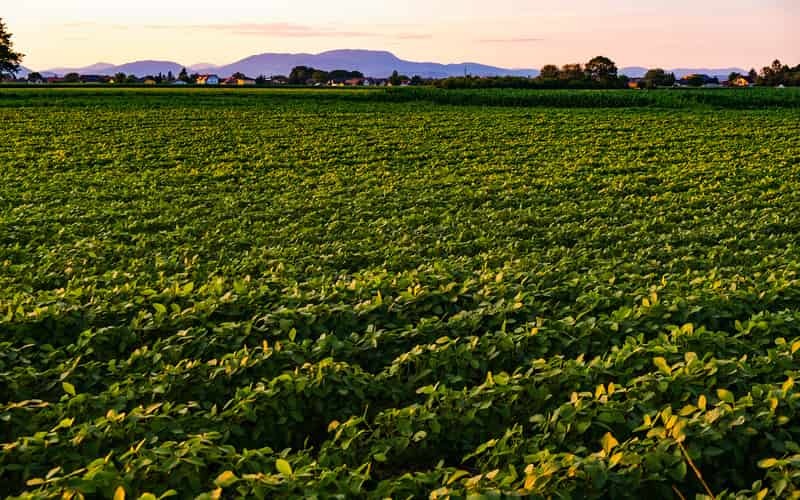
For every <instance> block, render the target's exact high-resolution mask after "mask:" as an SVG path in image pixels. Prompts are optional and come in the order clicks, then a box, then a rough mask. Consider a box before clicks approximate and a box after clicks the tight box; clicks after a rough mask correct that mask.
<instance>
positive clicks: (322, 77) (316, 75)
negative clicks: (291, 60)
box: [311, 69, 329, 83]
mask: <svg viewBox="0 0 800 500" xmlns="http://www.w3.org/2000/svg"><path fill="white" fill-rule="evenodd" d="M311 79H312V80H314V82H316V83H325V82H327V81H328V80H329V77H328V72H327V71H322V70H321V69H317V70H314V72H313V73H311Z"/></svg>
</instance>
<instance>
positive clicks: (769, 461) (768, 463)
mask: <svg viewBox="0 0 800 500" xmlns="http://www.w3.org/2000/svg"><path fill="white" fill-rule="evenodd" d="M751 463H752V462H751ZM777 464H778V460H777V459H775V458H765V459H764V460H759V461H758V466H759V467H760V468H762V469H770V468H772V467H775V465H777Z"/></svg>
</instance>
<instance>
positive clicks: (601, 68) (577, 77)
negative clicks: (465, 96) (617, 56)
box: [434, 56, 628, 89]
mask: <svg viewBox="0 0 800 500" xmlns="http://www.w3.org/2000/svg"><path fill="white" fill-rule="evenodd" d="M618 71H619V70H618V69H617V66H616V64H615V63H614V61H612V60H611V59H609V58H608V57H605V56H597V57H594V58H592V59H591V60H590V61H589V62H587V63H586V64H577V63H576V64H565V65H563V66H561V67H560V68H559V67H558V66H556V65H554V64H547V65H545V66H544V67H542V70H541V71H540V73H539V76H537V77H536V78H525V77H514V76H496V77H484V78H481V77H476V76H470V75H467V76H463V77H453V78H445V79H442V80H436V81H435V82H434V85H436V86H437V87H440V88H445V89H455V88H541V89H552V88H565V89H568V88H575V89H616V88H624V87H627V85H628V78H627V77H625V76H621V75H619V74H618Z"/></svg>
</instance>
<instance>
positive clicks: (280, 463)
mask: <svg viewBox="0 0 800 500" xmlns="http://www.w3.org/2000/svg"><path fill="white" fill-rule="evenodd" d="M275 468H276V469H278V472H280V473H281V474H283V475H284V476H291V475H292V466H291V465H290V464H289V462H287V461H286V460H284V459H282V458H279V459H277V460H275Z"/></svg>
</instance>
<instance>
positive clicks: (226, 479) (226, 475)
mask: <svg viewBox="0 0 800 500" xmlns="http://www.w3.org/2000/svg"><path fill="white" fill-rule="evenodd" d="M238 480H239V478H238V477H236V474H234V473H233V471H229V470H226V471H225V472H223V473H222V474H220V475H219V476H217V479H216V480H214V484H216V485H217V486H220V487H222V488H224V487H226V486H230V485H232V484H233V483H235V482H236V481H238Z"/></svg>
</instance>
